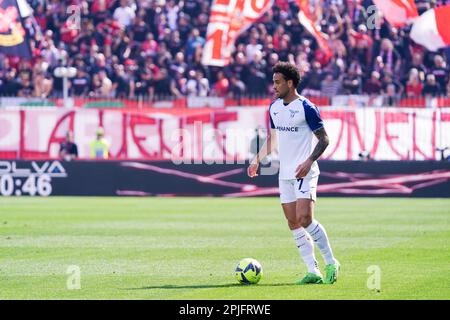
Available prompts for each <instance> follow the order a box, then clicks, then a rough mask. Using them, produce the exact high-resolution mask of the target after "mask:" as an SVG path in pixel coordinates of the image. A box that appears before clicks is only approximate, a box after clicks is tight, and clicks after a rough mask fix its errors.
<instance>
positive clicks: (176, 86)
mask: <svg viewBox="0 0 450 320" xmlns="http://www.w3.org/2000/svg"><path fill="white" fill-rule="evenodd" d="M174 72H175V77H174V78H173V79H172V80H171V82H170V92H171V94H172V95H173V96H175V97H176V98H182V97H183V96H185V95H186V94H187V90H186V83H187V79H186V78H184V76H183V73H184V69H182V68H178V69H175V70H174Z"/></svg>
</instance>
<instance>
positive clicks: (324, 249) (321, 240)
mask: <svg viewBox="0 0 450 320" xmlns="http://www.w3.org/2000/svg"><path fill="white" fill-rule="evenodd" d="M306 231H308V233H309V234H310V235H311V238H312V239H313V240H314V242H315V243H316V244H317V247H318V248H319V250H320V253H321V254H322V257H323V260H325V263H326V264H334V263H335V262H336V259H334V256H333V251H332V250H331V246H330V242H329V241H328V236H327V233H326V231H325V228H324V227H323V226H322V225H321V224H320V223H319V222H318V221H317V220H313V222H311V224H310V225H309V226H308V227H306Z"/></svg>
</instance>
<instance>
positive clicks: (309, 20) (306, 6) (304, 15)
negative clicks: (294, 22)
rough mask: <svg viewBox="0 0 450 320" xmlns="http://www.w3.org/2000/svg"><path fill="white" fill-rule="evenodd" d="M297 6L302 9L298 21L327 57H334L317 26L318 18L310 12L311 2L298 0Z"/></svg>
mask: <svg viewBox="0 0 450 320" xmlns="http://www.w3.org/2000/svg"><path fill="white" fill-rule="evenodd" d="M297 5H298V7H299V8H300V11H299V13H298V20H299V21H300V23H301V24H302V25H303V26H304V27H305V29H306V30H308V32H309V33H310V34H312V35H313V36H314V38H315V39H316V41H317V44H318V45H319V48H320V49H321V50H322V51H323V52H324V54H325V56H326V57H327V58H330V57H331V56H332V55H333V52H332V51H331V49H330V47H329V46H328V43H327V40H326V39H325V37H324V35H323V34H322V33H321V32H320V31H319V30H318V29H317V27H316V26H315V22H316V18H315V15H314V14H313V13H312V12H311V10H310V3H309V0H297Z"/></svg>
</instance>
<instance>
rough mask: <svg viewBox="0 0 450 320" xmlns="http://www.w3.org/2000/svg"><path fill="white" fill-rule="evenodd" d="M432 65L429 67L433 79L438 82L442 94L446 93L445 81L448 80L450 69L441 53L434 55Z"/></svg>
mask: <svg viewBox="0 0 450 320" xmlns="http://www.w3.org/2000/svg"><path fill="white" fill-rule="evenodd" d="M433 62H434V65H433V67H432V68H431V73H432V74H433V75H434V77H435V80H436V81H437V83H438V84H439V87H440V88H442V89H443V92H442V93H443V94H446V92H445V91H446V90H447V82H448V80H449V78H450V77H449V74H450V70H449V68H447V65H446V63H445V61H444V58H443V57H442V56H441V55H436V56H434V59H433Z"/></svg>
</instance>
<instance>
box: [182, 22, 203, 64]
mask: <svg viewBox="0 0 450 320" xmlns="http://www.w3.org/2000/svg"><path fill="white" fill-rule="evenodd" d="M204 44H205V39H204V38H203V37H201V36H200V31H199V30H198V29H197V28H194V29H192V31H191V34H190V36H189V39H188V41H187V43H186V58H187V61H192V60H194V55H195V51H196V48H197V47H203V45H204Z"/></svg>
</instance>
